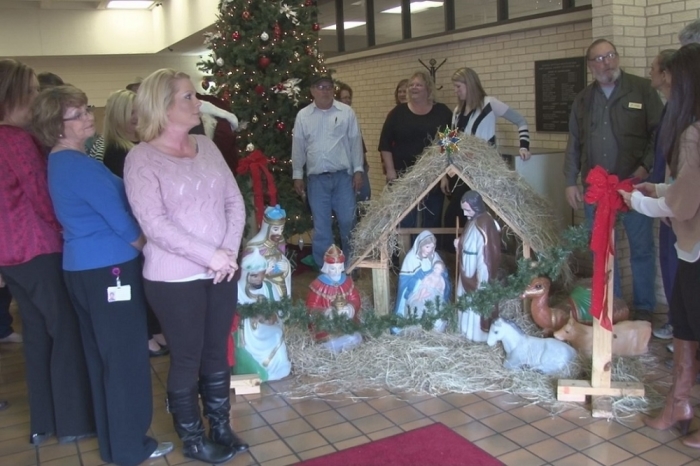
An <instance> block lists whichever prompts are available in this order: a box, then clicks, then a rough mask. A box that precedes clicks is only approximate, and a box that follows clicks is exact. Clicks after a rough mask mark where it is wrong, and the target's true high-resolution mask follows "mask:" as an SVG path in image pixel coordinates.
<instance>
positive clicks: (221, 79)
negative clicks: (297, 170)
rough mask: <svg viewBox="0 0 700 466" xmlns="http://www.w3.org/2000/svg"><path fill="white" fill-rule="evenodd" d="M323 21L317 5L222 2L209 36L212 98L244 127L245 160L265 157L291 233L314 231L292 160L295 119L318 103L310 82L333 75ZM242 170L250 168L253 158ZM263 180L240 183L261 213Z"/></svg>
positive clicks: (303, 0) (302, 0) (306, 1)
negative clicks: (323, 47)
mask: <svg viewBox="0 0 700 466" xmlns="http://www.w3.org/2000/svg"><path fill="white" fill-rule="evenodd" d="M317 18H318V8H317V6H316V2H315V0H296V1H291V0H290V1H285V0H282V1H281V2H280V1H269V0H222V1H221V2H220V3H219V14H218V20H217V22H216V29H217V31H216V32H215V33H208V34H206V43H207V45H208V46H209V48H210V50H211V58H209V59H207V60H204V61H202V62H201V63H200V66H201V69H202V70H203V71H205V72H207V73H208V74H210V75H211V76H212V78H211V80H213V82H214V86H215V87H214V89H213V91H212V92H214V93H215V94H216V95H217V96H218V97H220V98H221V99H223V100H224V101H226V102H230V103H231V111H232V112H233V113H234V114H236V116H237V117H238V119H239V121H240V127H239V130H238V147H239V153H240V154H241V157H246V158H249V159H250V160H249V162H250V161H252V160H253V159H254V158H257V160H258V162H257V163H255V164H254V165H257V166H256V167H254V168H252V169H251V170H253V171H254V170H258V168H259V166H260V165H265V163H264V162H265V159H266V161H267V166H268V168H269V170H270V171H271V172H272V175H273V178H274V181H275V183H276V186H277V193H278V196H277V197H278V203H279V204H280V205H281V206H282V207H283V208H284V209H285V210H286V211H287V224H286V226H285V233H286V234H296V233H303V232H306V231H308V230H309V229H311V227H312V223H311V214H310V211H309V209H308V207H307V205H306V201H305V200H302V199H301V198H299V197H298V196H297V195H296V194H295V192H294V188H293V183H292V161H291V155H292V129H293V127H294V118H295V117H296V114H297V112H298V111H299V110H300V109H302V108H303V107H304V106H306V105H307V104H308V103H309V102H310V95H309V93H308V91H306V89H308V83H309V80H310V78H311V76H312V75H314V74H317V73H323V72H326V71H327V70H326V68H325V67H324V66H323V57H322V55H321V54H320V53H319V50H318V41H319V37H318V31H319V29H320V26H319V24H318V22H317ZM256 150H259V151H261V153H262V154H261V153H260V152H256ZM263 155H264V157H265V158H262V156H263ZM261 161H262V163H261ZM239 163H243V164H244V165H245V164H246V163H245V159H243V158H242V159H241V162H239ZM241 178H245V177H241ZM256 178H257V177H256V176H253V177H252V178H249V179H239V184H241V185H242V186H241V188H242V191H243V192H244V195H245V194H246V193H250V190H248V189H247V186H251V187H252V191H254V192H253V194H254V197H257V198H258V199H257V200H256V206H257V207H256V209H257V210H259V209H260V197H261V196H262V192H260V190H261V189H262V190H264V191H266V192H269V191H270V187H269V185H268V184H267V183H266V181H265V180H266V177H265V175H264V174H263V175H262V176H261V177H259V178H260V179H261V180H262V181H261V182H260V181H258V180H257V179H256ZM251 180H252V181H253V182H252V183H251ZM248 183H250V185H249V184H248ZM256 189H257V190H258V192H257V193H256V192H255V190H256Z"/></svg>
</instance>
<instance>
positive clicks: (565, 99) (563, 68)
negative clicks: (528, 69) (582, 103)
mask: <svg viewBox="0 0 700 466" xmlns="http://www.w3.org/2000/svg"><path fill="white" fill-rule="evenodd" d="M584 87H586V59H585V58H584V57H577V58H560V59H558V60H539V61H536V62H535V119H536V122H537V131H545V132H554V133H568V132H569V114H570V113H571V106H572V105H573V103H574V97H576V94H578V93H579V92H580V91H582V90H583V88H584Z"/></svg>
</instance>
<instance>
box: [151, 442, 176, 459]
mask: <svg viewBox="0 0 700 466" xmlns="http://www.w3.org/2000/svg"><path fill="white" fill-rule="evenodd" d="M173 448H174V445H173V442H160V443H159V444H158V446H157V447H156V449H155V451H154V452H153V453H151V456H150V457H151V458H160V457H161V456H165V455H167V454H168V453H170V452H171V451H173Z"/></svg>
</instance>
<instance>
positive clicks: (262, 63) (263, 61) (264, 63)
mask: <svg viewBox="0 0 700 466" xmlns="http://www.w3.org/2000/svg"><path fill="white" fill-rule="evenodd" d="M268 66H270V59H269V58H267V57H266V56H264V55H263V56H262V57H260V58H259V59H258V67H259V68H260V69H261V70H264V69H265V68H267V67H268Z"/></svg>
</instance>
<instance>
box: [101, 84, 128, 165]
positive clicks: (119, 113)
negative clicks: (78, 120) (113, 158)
mask: <svg viewBox="0 0 700 466" xmlns="http://www.w3.org/2000/svg"><path fill="white" fill-rule="evenodd" d="M134 98H136V94H135V93H133V92H132V91H128V90H126V89H124V90H121V91H116V92H113V93H112V94H111V95H110V96H109V98H108V99H107V106H106V107H105V121H104V126H103V129H102V135H103V136H104V139H105V147H106V146H109V145H115V146H117V147H119V148H120V149H124V150H126V151H128V150H129V149H131V148H132V147H134V141H132V140H131V138H130V137H129V136H128V135H127V131H126V127H127V126H128V125H129V121H130V120H131V111H132V109H133V108H134Z"/></svg>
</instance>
